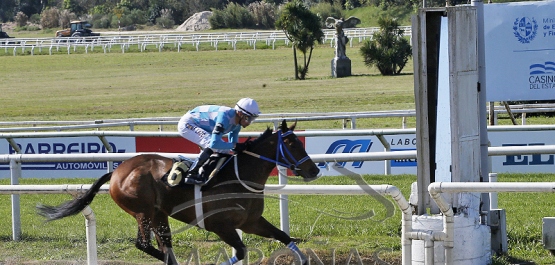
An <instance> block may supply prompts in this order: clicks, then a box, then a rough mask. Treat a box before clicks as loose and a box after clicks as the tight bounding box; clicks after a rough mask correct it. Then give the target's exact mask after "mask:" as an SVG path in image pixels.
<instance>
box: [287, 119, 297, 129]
mask: <svg viewBox="0 0 555 265" xmlns="http://www.w3.org/2000/svg"><path fill="white" fill-rule="evenodd" d="M295 127H297V121H295V122H294V123H293V125H291V127H289V130H291V131H294V130H295Z"/></svg>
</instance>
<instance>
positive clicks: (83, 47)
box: [0, 26, 412, 56]
mask: <svg viewBox="0 0 555 265" xmlns="http://www.w3.org/2000/svg"><path fill="white" fill-rule="evenodd" d="M401 28H402V29H403V30H405V36H407V37H409V38H410V37H412V34H411V27H410V26H402V27H401ZM378 30H379V28H376V27H372V28H349V29H344V32H345V35H346V36H347V37H348V38H349V39H350V40H351V41H350V42H349V43H350V45H351V47H352V45H353V42H354V41H355V40H357V41H358V42H359V43H360V42H362V41H364V40H366V39H371V38H372V35H373V34H374V32H376V31H378ZM323 31H324V36H325V37H324V42H328V41H329V43H330V47H333V40H334V35H335V29H324V30H323ZM277 42H280V43H282V44H281V45H286V46H288V45H289V40H288V39H287V37H286V36H285V33H284V32H283V31H275V30H274V31H272V30H266V31H247V32H214V33H202V32H172V33H167V32H165V33H160V34H150V33H146V34H139V33H133V32H118V33H117V35H114V34H107V33H103V34H102V35H101V36H98V37H64V38H54V37H52V38H10V39H0V49H4V52H5V53H6V54H13V56H16V55H18V54H25V53H26V52H27V51H28V52H29V53H30V54H31V55H34V54H35V50H37V52H38V53H39V54H42V52H43V49H45V50H46V49H47V50H48V54H49V55H52V53H53V52H60V51H63V52H65V53H67V54H70V53H71V52H77V50H79V51H84V52H85V53H88V52H93V51H94V50H95V49H97V50H98V49H100V50H101V51H102V52H103V53H109V52H111V51H112V48H117V49H118V51H119V52H121V53H125V52H126V51H128V50H129V48H130V47H137V49H138V50H139V51H140V52H143V51H145V50H147V49H149V48H154V49H155V50H158V52H162V51H163V50H164V48H165V47H172V48H173V49H175V50H177V52H180V51H181V50H182V49H183V47H184V46H190V47H193V48H194V49H195V50H196V51H199V50H200V46H201V44H202V45H209V47H211V48H212V49H215V50H218V45H221V44H226V45H228V46H230V47H231V48H233V49H234V50H236V49H237V43H244V44H246V45H248V46H249V47H252V48H253V49H256V44H257V43H265V44H266V45H268V46H272V49H275V46H276V43H277Z"/></svg>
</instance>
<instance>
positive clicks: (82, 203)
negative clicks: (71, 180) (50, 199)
mask: <svg viewBox="0 0 555 265" xmlns="http://www.w3.org/2000/svg"><path fill="white" fill-rule="evenodd" d="M110 178H112V172H110V173H107V174H104V176H102V177H101V178H99V179H97V180H96V181H95V182H94V184H93V185H92V187H91V188H90V189H89V190H88V191H87V192H85V193H84V194H83V195H81V196H79V197H77V198H75V199H74V200H71V201H67V202H64V203H62V204H60V205H59V206H48V205H42V204H39V205H37V212H38V214H39V215H42V216H44V217H46V219H47V221H53V220H58V219H62V218H64V217H67V216H70V215H74V214H77V213H79V212H81V211H82V210H83V209H85V207H87V205H89V204H90V203H91V202H92V200H93V199H94V196H95V195H96V193H98V190H99V189H100V187H101V186H102V185H103V184H104V183H106V182H108V181H109V180H110Z"/></svg>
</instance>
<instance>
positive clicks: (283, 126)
mask: <svg viewBox="0 0 555 265" xmlns="http://www.w3.org/2000/svg"><path fill="white" fill-rule="evenodd" d="M279 128H280V129H281V132H282V133H284V132H286V131H287V129H288V128H287V122H286V121H285V119H283V120H282V121H281V126H279Z"/></svg>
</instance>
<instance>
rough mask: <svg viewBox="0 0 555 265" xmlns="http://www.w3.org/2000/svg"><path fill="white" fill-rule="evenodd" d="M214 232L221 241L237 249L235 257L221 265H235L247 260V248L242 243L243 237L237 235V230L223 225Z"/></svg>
mask: <svg viewBox="0 0 555 265" xmlns="http://www.w3.org/2000/svg"><path fill="white" fill-rule="evenodd" d="M212 232H214V233H216V234H217V235H218V236H219V237H220V239H222V240H223V241H224V242H225V243H226V244H228V245H230V246H231V247H233V248H234V249H235V256H233V257H231V258H230V259H229V260H227V261H225V262H223V263H221V264H220V265H233V264H235V263H237V262H238V261H240V260H243V259H244V258H245V255H246V254H247V247H246V246H245V244H243V241H241V237H240V236H239V234H237V231H236V230H235V228H233V227H231V226H227V225H221V226H218V227H217V229H214V230H212Z"/></svg>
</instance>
